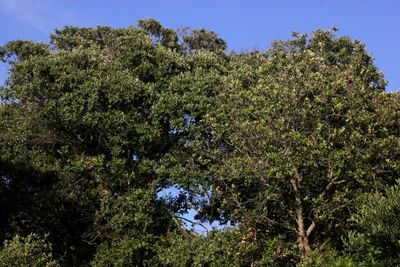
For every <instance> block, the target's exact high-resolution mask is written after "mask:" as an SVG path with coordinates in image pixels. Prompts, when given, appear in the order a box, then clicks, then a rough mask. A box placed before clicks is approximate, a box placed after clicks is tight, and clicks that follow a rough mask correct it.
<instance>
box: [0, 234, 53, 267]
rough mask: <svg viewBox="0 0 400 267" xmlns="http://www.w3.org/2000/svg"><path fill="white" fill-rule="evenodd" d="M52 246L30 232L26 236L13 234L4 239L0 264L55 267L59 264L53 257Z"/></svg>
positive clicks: (0, 251) (22, 266) (0, 252)
mask: <svg viewBox="0 0 400 267" xmlns="http://www.w3.org/2000/svg"><path fill="white" fill-rule="evenodd" d="M51 251H52V246H51V244H50V243H48V241H47V240H46V236H45V237H44V238H42V237H40V236H38V235H36V234H30V235H28V236H26V237H21V236H19V235H15V236H14V238H13V239H11V240H6V241H4V244H3V247H2V248H1V250H0V266H16V267H17V266H21V267H27V266H37V267H39V266H41V267H56V266H59V264H58V263H57V262H56V261H55V260H54V259H53V254H52V252H51Z"/></svg>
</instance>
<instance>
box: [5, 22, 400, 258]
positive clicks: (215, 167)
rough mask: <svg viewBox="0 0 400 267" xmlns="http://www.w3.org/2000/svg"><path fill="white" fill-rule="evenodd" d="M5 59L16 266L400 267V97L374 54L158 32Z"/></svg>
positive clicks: (86, 34)
mask: <svg viewBox="0 0 400 267" xmlns="http://www.w3.org/2000/svg"><path fill="white" fill-rule="evenodd" d="M0 59H1V60H2V61H4V62H6V63H7V64H9V67H10V69H9V77H8V79H7V81H6V83H5V85H4V86H2V87H1V88H0V100H1V105H0V116H1V120H0V216H1V220H0V244H3V246H1V247H0V249H1V250H0V265H2V266H3V265H4V266H7V265H9V264H10V262H14V263H15V264H16V265H18V266H296V265H298V266H371V265H376V266H391V265H396V264H400V261H399V259H400V254H399V253H400V252H399V251H400V248H399V242H400V235H399V233H400V219H399V218H398V216H397V214H398V212H399V205H400V204H399V203H400V202H399V197H398V195H399V186H400V185H399V181H400V180H399V178H400V95H399V94H398V93H387V92H385V86H386V82H385V80H384V77H383V74H382V73H381V72H380V71H379V70H378V69H377V67H376V66H375V65H374V62H373V58H372V57H371V55H370V54H368V52H367V50H366V48H365V45H364V44H363V43H361V42H360V41H358V40H352V39H350V38H349V37H338V36H336V35H335V31H333V30H332V31H330V30H316V31H314V32H313V33H312V34H311V35H307V34H298V33H294V34H293V38H292V39H290V40H288V41H276V42H274V43H273V45H272V47H271V48H270V49H268V50H266V51H257V50H256V51H248V52H241V53H237V52H228V51H227V44H226V42H225V41H224V40H223V39H222V38H220V37H219V36H218V35H217V34H216V33H215V32H213V31H209V30H206V29H193V30H183V31H180V32H179V31H178V32H177V31H175V30H173V29H168V28H165V27H163V26H162V25H161V24H160V23H159V22H158V21H156V20H154V19H148V20H140V21H139V23H138V26H137V27H128V28H118V29H114V28H111V27H103V26H102V27H100V26H99V27H96V28H80V27H72V26H67V27H65V28H63V29H58V30H55V31H54V33H53V34H52V35H51V36H50V42H49V43H40V42H31V41H23V40H16V41H10V42H9V43H7V44H4V45H3V46H2V47H0ZM171 188H175V189H173V192H174V193H173V194H162V192H164V191H168V190H171ZM189 210H191V211H194V212H195V213H196V219H195V220H194V221H191V220H190V219H189V218H187V217H186V216H185V214H186V213H187V212H188V211H189ZM187 221H190V223H191V224H201V223H202V222H203V223H204V222H217V223H218V224H220V225H221V226H226V227H223V229H222V230H216V229H214V230H211V229H210V231H209V233H208V235H202V234H199V233H197V232H196V231H193V230H192V229H190V228H188V227H186V226H185V222H187Z"/></svg>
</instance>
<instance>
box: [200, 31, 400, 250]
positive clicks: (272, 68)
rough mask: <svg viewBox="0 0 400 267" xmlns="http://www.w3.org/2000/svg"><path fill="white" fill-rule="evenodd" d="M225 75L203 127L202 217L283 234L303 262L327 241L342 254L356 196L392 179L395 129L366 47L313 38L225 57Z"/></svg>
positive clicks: (325, 36)
mask: <svg viewBox="0 0 400 267" xmlns="http://www.w3.org/2000/svg"><path fill="white" fill-rule="evenodd" d="M228 70H229V71H228V73H229V74H228V75H227V77H226V79H225V84H224V85H223V90H221V91H220V92H218V93H217V96H216V100H215V101H216V102H215V106H214V107H215V109H212V110H210V111H208V112H207V114H205V116H204V118H203V120H202V123H203V125H206V126H205V127H209V128H211V130H210V132H211V136H212V137H213V138H212V140H211V141H210V140H206V142H208V143H209V144H210V145H209V146H207V153H209V155H210V157H208V160H209V161H208V162H209V163H212V166H210V167H209V168H208V171H209V173H208V179H206V181H205V182H204V184H205V185H206V186H209V187H208V188H211V190H212V193H211V194H212V196H211V200H210V201H208V202H206V203H205V204H204V206H203V210H202V211H201V212H200V214H199V215H200V216H201V215H203V218H204V219H210V218H211V219H219V220H221V221H222V222H224V221H225V222H226V221H228V220H232V221H233V222H236V223H237V224H239V225H240V226H241V227H247V228H248V229H253V228H254V229H255V231H256V232H257V234H258V235H259V238H260V239H268V238H273V237H276V236H278V235H283V236H284V240H286V242H287V247H288V248H289V247H290V246H291V244H293V243H297V244H298V247H299V249H300V251H301V253H302V254H303V255H307V254H309V253H310V251H311V250H312V248H320V247H321V246H324V244H325V243H326V242H327V240H329V242H330V243H332V245H333V246H334V247H336V248H339V249H340V247H341V246H343V243H342V242H341V236H342V234H343V233H344V232H345V231H346V230H347V229H349V223H348V222H347V221H348V219H349V218H350V215H351V213H352V212H353V211H354V200H355V198H356V196H357V195H358V194H360V193H363V192H370V191H374V190H382V189H383V188H384V187H385V186H386V185H392V184H394V182H395V179H396V177H398V175H399V168H398V161H397V160H396V164H394V163H391V160H393V157H395V158H397V157H398V155H399V151H398V146H396V145H395V144H397V142H398V140H399V139H398V130H396V129H395V128H391V129H389V128H387V127H385V123H383V120H382V117H383V116H382V114H380V112H381V111H380V109H381V106H380V105H381V102H380V101H381V100H380V98H381V97H382V90H383V89H384V87H385V82H384V80H383V78H382V75H381V73H380V72H379V71H378V70H377V69H376V67H375V66H374V65H373V62H372V58H371V57H370V56H369V55H368V54H367V53H366V51H365V48H364V45H363V44H362V43H360V42H358V41H352V40H350V39H349V38H347V37H341V38H335V36H333V34H332V33H330V32H328V31H321V30H318V31H316V32H314V34H313V35H312V36H311V37H310V38H308V37H307V36H306V35H296V38H295V39H293V40H290V41H288V42H277V43H275V44H274V46H273V48H272V49H270V50H269V51H267V52H266V53H257V52H255V53H250V54H244V55H240V54H239V55H232V56H231V58H230V62H229V67H228ZM386 103H387V102H386ZM391 110H392V111H394V110H396V109H395V107H394V106H393V105H392V106H391ZM396 118H397V117H393V116H392V119H393V120H391V123H394V122H396ZM396 125H397V123H396ZM198 142H199V143H200V142H204V140H203V141H202V140H200V141H198ZM389 151H390V153H388V152H389ZM199 153H200V152H199ZM199 153H198V154H199ZM204 155H205V153H203V154H201V156H204ZM200 168H202V167H200Z"/></svg>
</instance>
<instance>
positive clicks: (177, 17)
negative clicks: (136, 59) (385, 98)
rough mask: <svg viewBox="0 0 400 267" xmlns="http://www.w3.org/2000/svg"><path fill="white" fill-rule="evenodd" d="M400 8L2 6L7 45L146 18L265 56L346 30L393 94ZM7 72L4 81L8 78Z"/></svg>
mask: <svg viewBox="0 0 400 267" xmlns="http://www.w3.org/2000/svg"><path fill="white" fill-rule="evenodd" d="M399 14H400V1H397V0H380V1H378V0H374V1H373V0H363V1H362V0H347V1H346V0H330V1H329V0H305V1H295V0H293V1H289V0H275V1H266V0H264V1H263V0H253V1H252V0H246V1H244V0H242V1H239V0H220V1H218V0H214V1H210V0H201V1H194V0H164V1H161V0H145V1H143V0H141V1H138V0H137V1H134V0H130V1H128V0H119V1H104V0H98V1H94V0H58V1H56V0H0V25H1V28H0V44H4V43H5V42H7V41H9V40H14V39H29V40H36V41H47V40H48V36H49V34H50V33H51V32H52V30H53V29H54V28H56V27H62V26H64V25H71V24H72V25H78V26H96V25H110V26H114V27H125V26H128V25H136V22H137V20H138V19H140V18H149V17H152V18H155V19H157V20H159V21H161V23H162V24H163V25H164V26H167V27H172V28H178V27H181V26H189V27H192V28H196V27H205V28H209V29H211V30H214V31H216V32H217V33H219V34H220V35H221V36H222V37H223V38H224V39H225V40H226V41H227V42H228V44H229V47H230V48H231V49H235V50H237V51H241V50H245V49H246V50H248V49H254V48H258V49H264V48H267V47H269V46H270V44H271V41H272V40H275V39H287V38H289V37H290V33H291V32H292V31H298V32H308V33H309V32H312V31H313V30H314V29H316V28H325V29H329V28H332V26H336V27H337V28H339V32H338V34H339V35H349V36H350V37H352V38H355V39H359V40H361V41H362V42H364V43H366V45H367V49H368V51H369V52H370V53H371V54H372V55H373V56H374V58H375V60H376V61H375V62H376V64H377V65H378V67H379V68H380V70H381V71H383V72H384V73H385V77H386V79H387V80H388V81H389V85H388V89H389V90H391V91H394V90H396V91H397V90H398V89H399V88H400V73H399V64H400V21H399ZM5 76H6V74H5V66H4V64H3V65H2V66H0V81H3V80H4V78H5Z"/></svg>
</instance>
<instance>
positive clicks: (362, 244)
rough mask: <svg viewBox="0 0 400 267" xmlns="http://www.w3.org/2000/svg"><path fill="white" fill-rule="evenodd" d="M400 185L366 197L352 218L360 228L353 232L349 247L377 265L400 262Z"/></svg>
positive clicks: (392, 264) (349, 239)
mask: <svg viewBox="0 0 400 267" xmlns="http://www.w3.org/2000/svg"><path fill="white" fill-rule="evenodd" d="M399 211H400V186H399V184H396V185H395V186H392V187H389V188H387V189H385V191H384V193H379V192H375V193H369V194H365V195H363V196H362V200H361V205H360V207H359V209H358V211H357V213H356V214H354V215H353V216H352V221H354V222H355V224H356V230H353V231H350V232H349V235H348V238H347V240H346V245H347V250H348V251H349V253H352V254H354V255H355V257H359V258H363V257H365V256H366V255H368V257H370V258H371V259H372V262H373V263H375V264H378V263H380V264H381V265H382V266H395V265H398V264H400V261H399V259H400V220H399Z"/></svg>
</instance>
